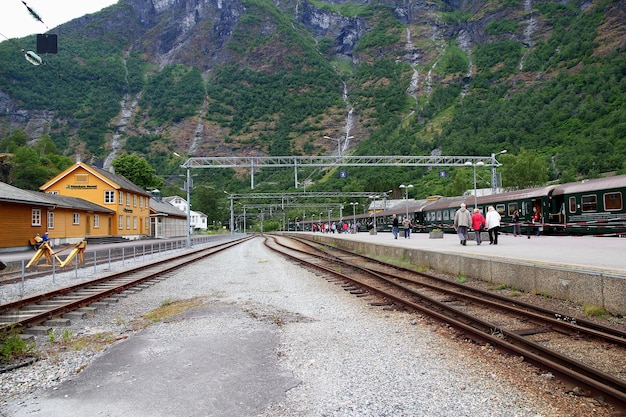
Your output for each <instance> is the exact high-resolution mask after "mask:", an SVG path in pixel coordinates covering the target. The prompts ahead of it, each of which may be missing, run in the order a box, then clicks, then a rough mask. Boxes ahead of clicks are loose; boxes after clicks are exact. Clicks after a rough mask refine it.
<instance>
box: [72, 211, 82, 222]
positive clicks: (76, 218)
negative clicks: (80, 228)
mask: <svg viewBox="0 0 626 417" xmlns="http://www.w3.org/2000/svg"><path fill="white" fill-rule="evenodd" d="M72 224H74V225H76V224H80V213H76V212H74V213H73V214H72Z"/></svg>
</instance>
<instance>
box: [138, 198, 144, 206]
mask: <svg viewBox="0 0 626 417" xmlns="http://www.w3.org/2000/svg"><path fill="white" fill-rule="evenodd" d="M139 208H143V196H139Z"/></svg>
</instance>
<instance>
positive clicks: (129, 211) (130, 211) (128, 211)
mask: <svg viewBox="0 0 626 417" xmlns="http://www.w3.org/2000/svg"><path fill="white" fill-rule="evenodd" d="M122 211H123V212H124V213H132V212H133V209H127V208H125V209H124V210H122Z"/></svg>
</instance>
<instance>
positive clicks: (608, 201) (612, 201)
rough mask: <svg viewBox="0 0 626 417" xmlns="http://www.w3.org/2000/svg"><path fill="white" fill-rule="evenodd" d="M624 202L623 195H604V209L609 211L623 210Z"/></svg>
mask: <svg viewBox="0 0 626 417" xmlns="http://www.w3.org/2000/svg"><path fill="white" fill-rule="evenodd" d="M622 201H623V200H622V193H620V192H616V193H606V194H604V209H605V210H607V211H614V210H621V209H622V207H623V204H622Z"/></svg>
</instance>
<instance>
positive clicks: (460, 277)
mask: <svg viewBox="0 0 626 417" xmlns="http://www.w3.org/2000/svg"><path fill="white" fill-rule="evenodd" d="M456 282H458V283H459V284H465V283H466V282H467V277H466V276H465V275H463V274H459V275H457V277H456Z"/></svg>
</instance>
